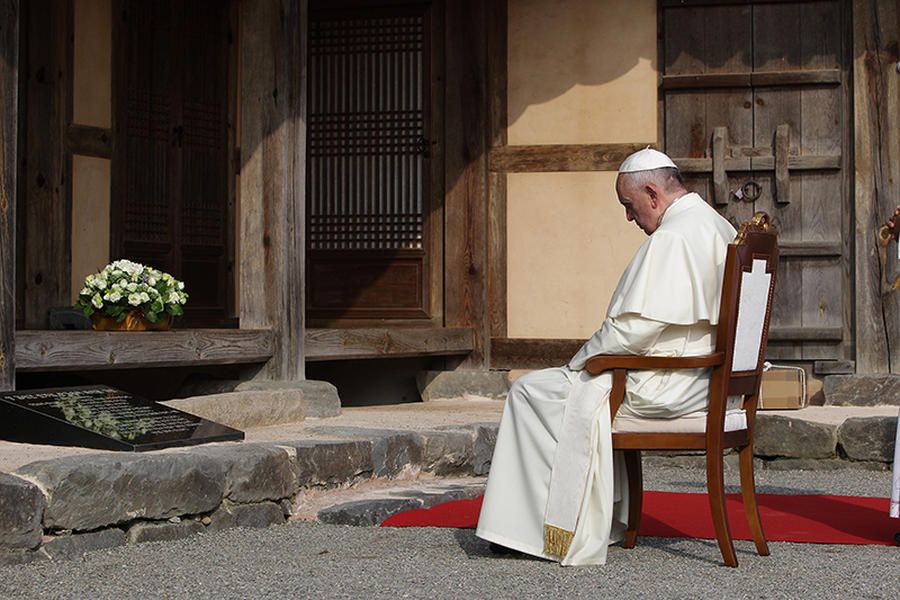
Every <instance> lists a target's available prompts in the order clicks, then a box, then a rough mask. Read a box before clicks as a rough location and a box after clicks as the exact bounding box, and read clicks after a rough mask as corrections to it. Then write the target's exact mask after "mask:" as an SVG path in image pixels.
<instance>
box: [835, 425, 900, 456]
mask: <svg viewBox="0 0 900 600" xmlns="http://www.w3.org/2000/svg"><path fill="white" fill-rule="evenodd" d="M896 436H897V418H896V417H851V418H849V419H847V420H846V421H844V422H843V424H841V427H840V429H838V443H839V444H840V446H841V449H842V451H843V453H844V454H845V455H846V456H847V458H849V459H851V460H872V461H879V462H885V463H887V462H891V461H892V460H894V440H895V439H896Z"/></svg>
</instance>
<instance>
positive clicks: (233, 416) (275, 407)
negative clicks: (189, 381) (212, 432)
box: [162, 390, 306, 429]
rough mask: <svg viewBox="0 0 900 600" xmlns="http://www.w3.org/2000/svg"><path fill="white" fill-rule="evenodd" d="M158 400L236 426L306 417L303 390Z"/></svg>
mask: <svg viewBox="0 0 900 600" xmlns="http://www.w3.org/2000/svg"><path fill="white" fill-rule="evenodd" d="M162 404H166V405H168V406H171V407H172V408H177V409H178V410H183V411H184V412H187V413H191V414H192V415H197V416H198V417H203V418H204V419H209V420H210V421H215V422H216V423H222V424H223V425H228V426H229V427H234V428H236V429H247V428H248V427H265V426H267V425H281V424H283V423H297V422H299V421H302V420H303V419H305V418H306V408H305V403H304V398H303V392H301V391H299V390H269V391H243V392H230V393H225V394H210V395H208V396H192V397H190V398H178V399H176V400H166V401H165V402H162Z"/></svg>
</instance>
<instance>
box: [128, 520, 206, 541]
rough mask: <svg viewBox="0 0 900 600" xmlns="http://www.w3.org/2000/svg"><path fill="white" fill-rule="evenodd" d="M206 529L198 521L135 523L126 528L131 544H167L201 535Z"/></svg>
mask: <svg viewBox="0 0 900 600" xmlns="http://www.w3.org/2000/svg"><path fill="white" fill-rule="evenodd" d="M204 531H206V528H205V527H204V526H203V524H202V523H200V522H199V521H194V520H187V521H178V522H175V523H145V522H141V523H135V524H134V525H132V526H131V527H129V528H128V534H127V537H128V541H129V542H130V543H132V544H143V543H144V542H168V541H172V540H180V539H183V538H186V537H191V536H193V535H197V534H198V533H203V532H204Z"/></svg>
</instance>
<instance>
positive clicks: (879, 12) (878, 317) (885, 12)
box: [851, 0, 900, 373]
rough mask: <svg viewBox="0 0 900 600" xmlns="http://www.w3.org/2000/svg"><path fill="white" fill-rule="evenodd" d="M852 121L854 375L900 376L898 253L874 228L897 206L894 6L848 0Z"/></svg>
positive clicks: (899, 100)
mask: <svg viewBox="0 0 900 600" xmlns="http://www.w3.org/2000/svg"><path fill="white" fill-rule="evenodd" d="M852 10H853V14H852V19H851V21H852V23H853V115H854V127H853V137H854V173H855V182H854V196H855V210H854V214H855V218H856V223H855V224H854V227H853V230H854V231H855V232H856V237H855V244H856V248H855V252H854V256H855V261H856V262H855V267H856V268H855V277H856V282H855V289H856V295H855V305H856V319H855V322H856V368H857V372H859V373H900V292H897V291H893V290H890V291H889V290H888V289H886V286H885V283H886V282H892V281H893V280H894V278H895V277H896V276H897V275H900V266H898V261H897V260H896V259H895V258H894V256H896V253H897V248H896V246H895V245H894V242H891V243H890V245H889V247H888V248H887V249H883V248H881V247H880V246H879V243H878V226H879V225H880V224H881V223H883V222H884V221H885V220H887V218H888V217H889V216H890V215H892V214H893V212H894V207H895V206H896V205H897V204H898V203H900V123H898V115H900V75H898V74H897V61H898V55H897V48H898V46H900V5H898V3H897V2H882V1H879V0H854V1H853V4H852Z"/></svg>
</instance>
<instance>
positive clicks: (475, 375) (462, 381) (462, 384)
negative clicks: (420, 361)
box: [416, 369, 509, 402]
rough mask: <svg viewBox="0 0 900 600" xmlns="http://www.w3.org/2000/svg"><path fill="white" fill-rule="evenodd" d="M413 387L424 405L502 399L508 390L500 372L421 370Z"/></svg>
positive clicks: (504, 375)
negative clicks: (415, 387) (451, 400)
mask: <svg viewBox="0 0 900 600" xmlns="http://www.w3.org/2000/svg"><path fill="white" fill-rule="evenodd" d="M416 386H417V387H418V388H419V395H420V396H422V400H423V401H425V402H430V401H432V400H446V399H451V398H473V397H474V398H491V399H493V400H503V399H505V398H506V393H507V392H508V391H509V381H508V379H507V375H506V373H505V372H503V371H475V370H471V371H469V370H465V369H458V370H456V371H423V372H421V373H419V374H418V375H417V376H416Z"/></svg>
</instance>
